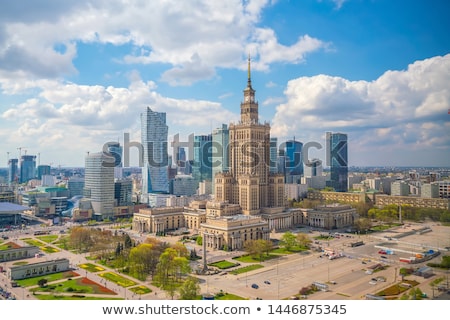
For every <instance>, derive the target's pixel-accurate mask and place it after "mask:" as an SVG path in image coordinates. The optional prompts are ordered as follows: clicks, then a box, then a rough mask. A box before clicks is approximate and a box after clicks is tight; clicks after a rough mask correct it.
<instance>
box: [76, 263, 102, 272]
mask: <svg viewBox="0 0 450 320" xmlns="http://www.w3.org/2000/svg"><path fill="white" fill-rule="evenodd" d="M78 266H79V267H80V268H82V269H85V270H87V271H89V272H99V271H105V268H103V267H100V266H98V265H95V264H93V263H82V264H79V265H78Z"/></svg>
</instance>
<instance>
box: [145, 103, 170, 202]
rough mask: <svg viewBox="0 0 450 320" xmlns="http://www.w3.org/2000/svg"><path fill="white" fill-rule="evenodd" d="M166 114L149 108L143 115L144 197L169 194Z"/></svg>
mask: <svg viewBox="0 0 450 320" xmlns="http://www.w3.org/2000/svg"><path fill="white" fill-rule="evenodd" d="M168 132H169V128H168V126H167V125H166V113H165V112H154V111H152V109H150V108H149V107H147V109H146V110H145V112H143V113H141V143H142V146H143V151H144V167H143V168H142V195H143V197H144V199H145V198H147V197H146V195H148V194H149V193H168V192H169V176H168V169H169V167H168V165H169V162H168V150H167V139H168Z"/></svg>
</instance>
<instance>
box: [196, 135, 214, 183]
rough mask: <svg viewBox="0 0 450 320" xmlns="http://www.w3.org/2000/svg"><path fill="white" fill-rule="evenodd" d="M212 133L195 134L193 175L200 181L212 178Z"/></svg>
mask: <svg viewBox="0 0 450 320" xmlns="http://www.w3.org/2000/svg"><path fill="white" fill-rule="evenodd" d="M211 147H212V135H210V134H209V135H199V136H194V163H193V165H192V176H193V177H194V178H195V179H196V180H197V181H198V182H201V181H205V180H209V181H211V179H212V167H213V164H212V150H211Z"/></svg>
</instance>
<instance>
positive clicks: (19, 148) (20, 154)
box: [17, 147, 26, 159]
mask: <svg viewBox="0 0 450 320" xmlns="http://www.w3.org/2000/svg"><path fill="white" fill-rule="evenodd" d="M24 148H26V147H18V148H17V150H19V159H20V158H21V157H22V149H24Z"/></svg>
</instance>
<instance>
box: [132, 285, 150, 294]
mask: <svg viewBox="0 0 450 320" xmlns="http://www.w3.org/2000/svg"><path fill="white" fill-rule="evenodd" d="M128 289H129V290H130V291H131V292H134V293H135V294H146V293H150V292H152V289H150V288H148V287H146V286H136V287H131V288H128Z"/></svg>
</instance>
